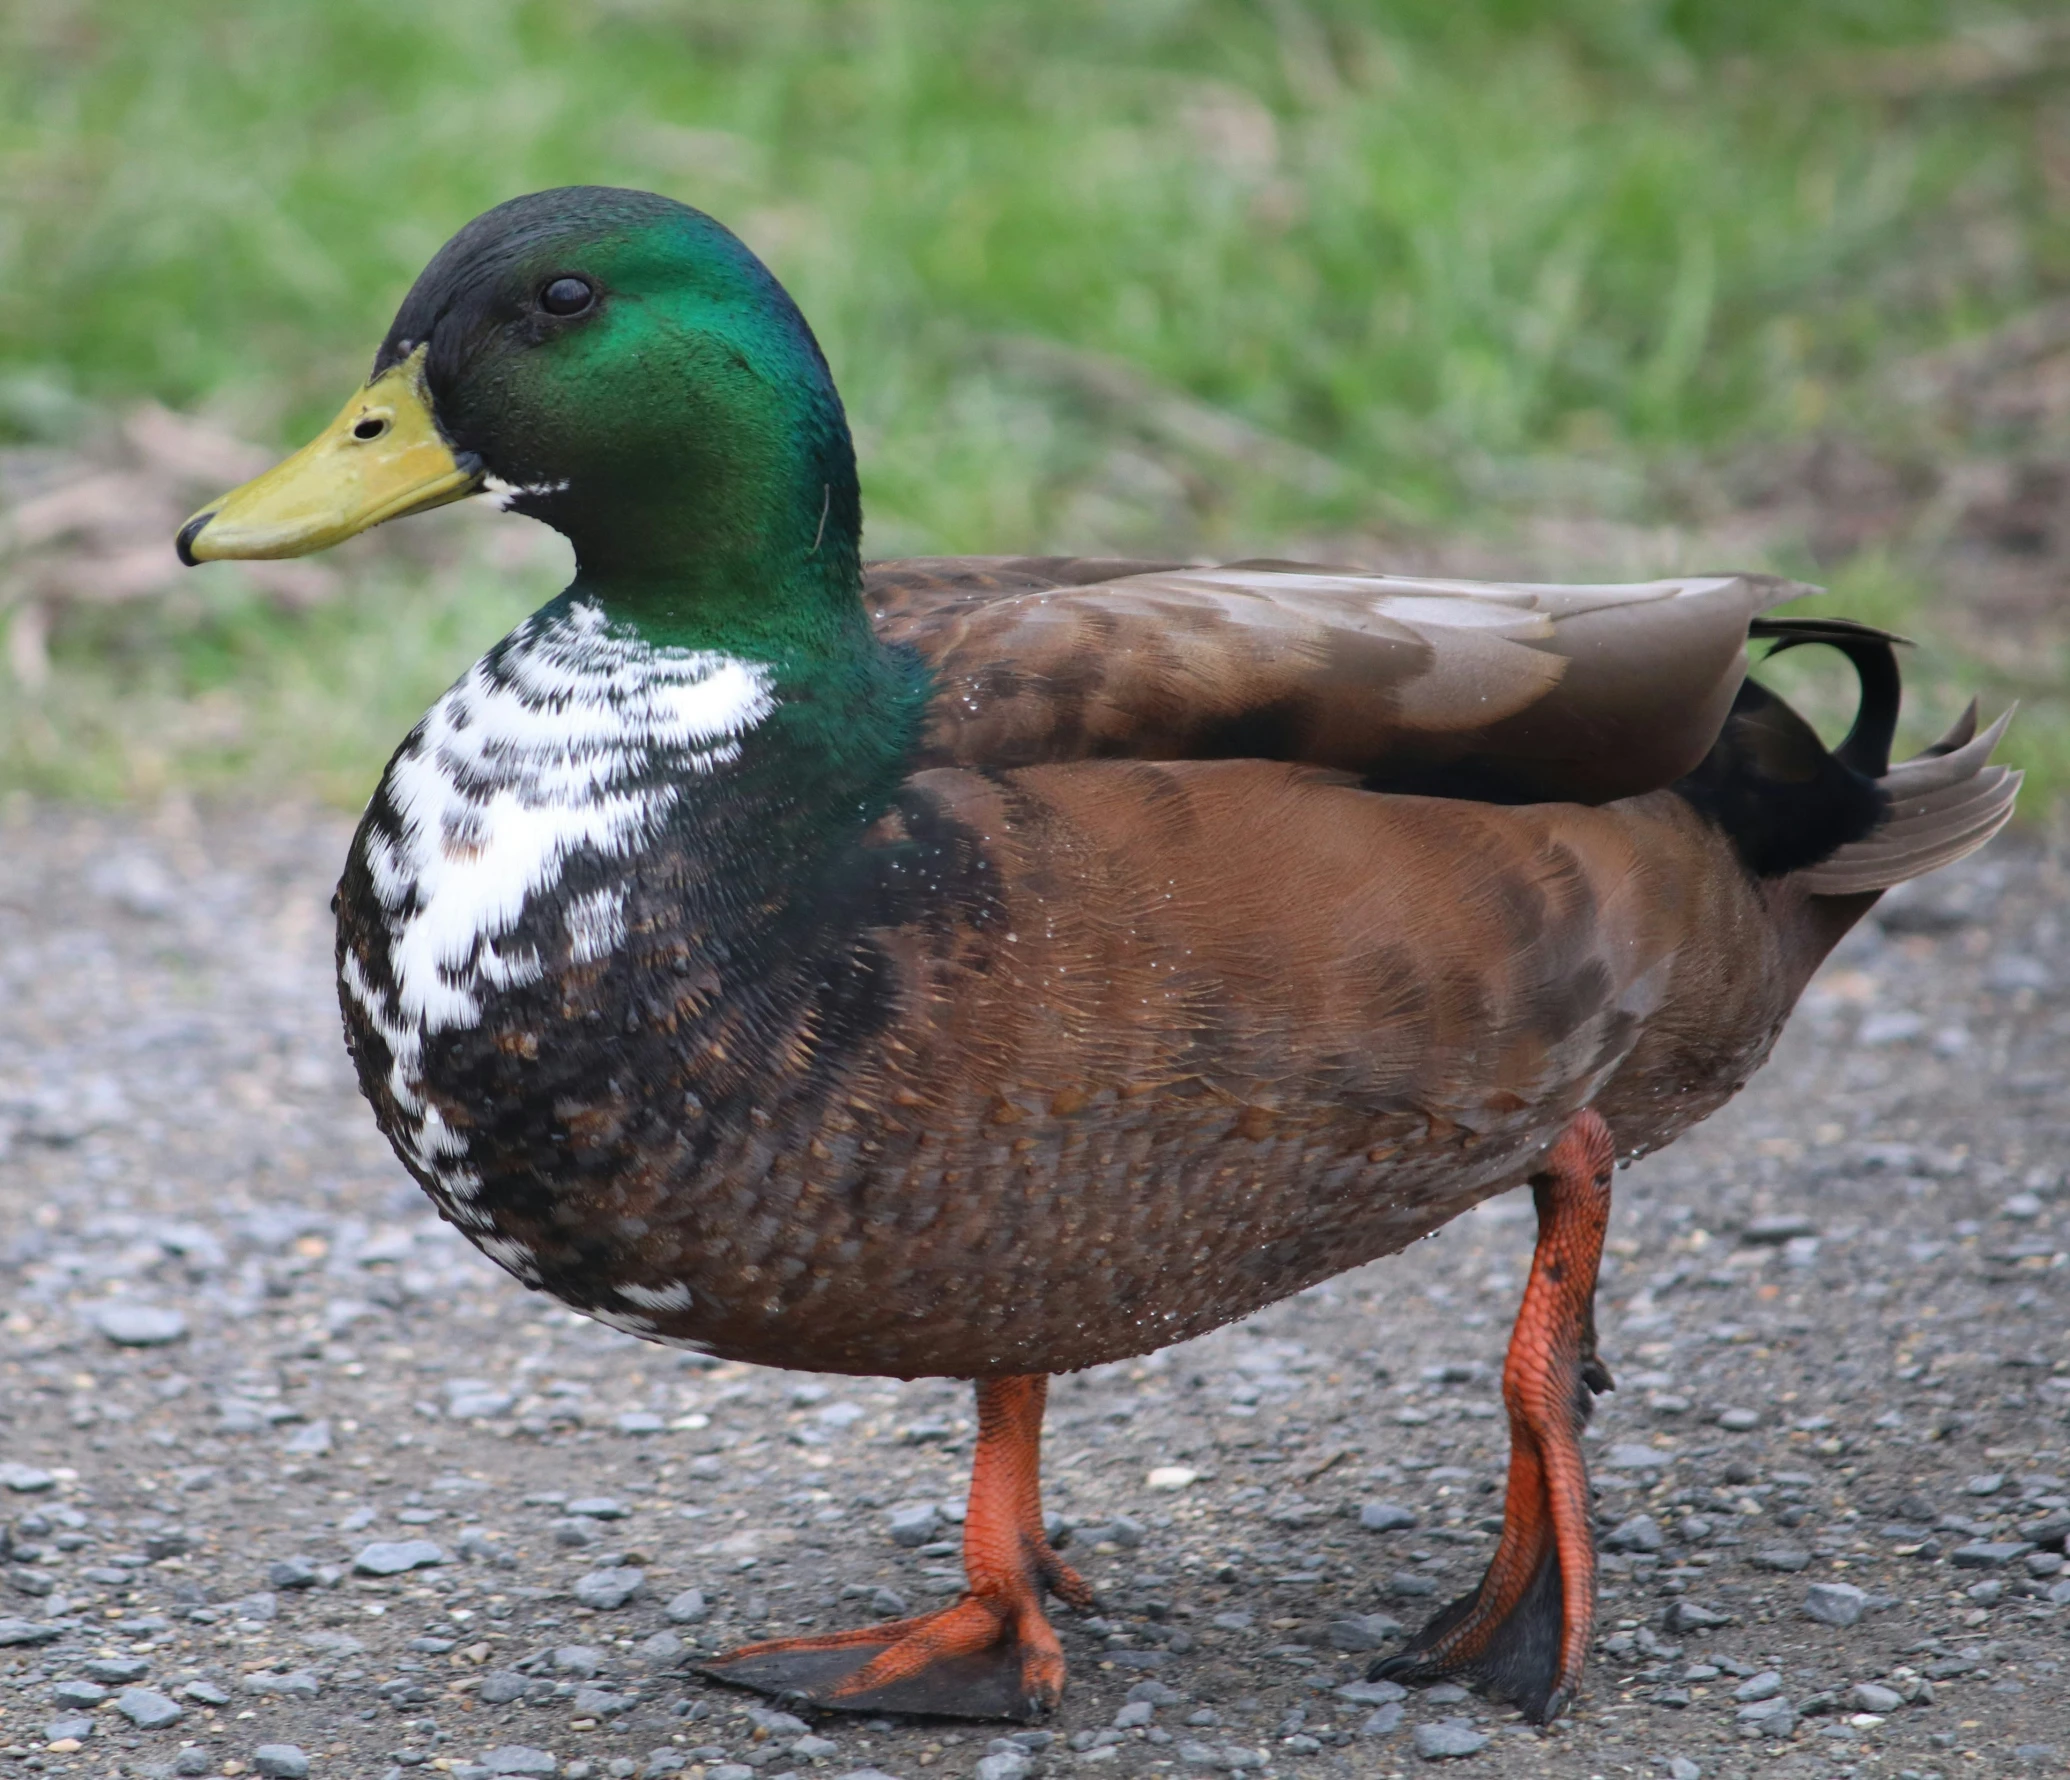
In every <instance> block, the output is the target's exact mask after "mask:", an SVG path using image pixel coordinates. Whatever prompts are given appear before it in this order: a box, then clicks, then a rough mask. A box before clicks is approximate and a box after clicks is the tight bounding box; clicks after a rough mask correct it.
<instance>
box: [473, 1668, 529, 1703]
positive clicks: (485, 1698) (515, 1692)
mask: <svg viewBox="0 0 2070 1780" xmlns="http://www.w3.org/2000/svg"><path fill="white" fill-rule="evenodd" d="M531 1685H532V1684H531V1683H530V1682H529V1681H527V1680H526V1679H525V1678H524V1676H522V1675H520V1674H519V1673H518V1672H517V1671H516V1670H515V1669H491V1670H490V1671H489V1672H488V1673H487V1674H486V1675H484V1676H483V1677H482V1679H481V1685H480V1686H479V1687H477V1688H476V1689H475V1690H474V1697H475V1698H476V1699H478V1700H480V1701H481V1702H482V1704H483V1705H485V1706H507V1705H509V1704H510V1703H511V1701H512V1700H521V1699H523V1698H524V1697H525V1689H526V1688H528V1687H530V1686H531Z"/></svg>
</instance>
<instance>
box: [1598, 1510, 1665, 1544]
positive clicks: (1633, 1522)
mask: <svg viewBox="0 0 2070 1780" xmlns="http://www.w3.org/2000/svg"><path fill="white" fill-rule="evenodd" d="M1666 1544H1667V1535H1666V1534H1665V1533H1663V1532H1662V1531H1661V1530H1660V1522H1659V1521H1657V1520H1655V1519H1654V1518H1653V1516H1652V1515H1650V1514H1635V1515H1633V1516H1632V1517H1631V1518H1630V1519H1629V1520H1623V1521H1619V1522H1618V1523H1617V1525H1616V1526H1614V1527H1612V1528H1611V1529H1610V1531H1609V1532H1607V1533H1605V1534H1604V1535H1603V1549H1604V1550H1606V1551H1659V1550H1660V1549H1661V1548H1662V1547H1664V1546H1665V1545H1666Z"/></svg>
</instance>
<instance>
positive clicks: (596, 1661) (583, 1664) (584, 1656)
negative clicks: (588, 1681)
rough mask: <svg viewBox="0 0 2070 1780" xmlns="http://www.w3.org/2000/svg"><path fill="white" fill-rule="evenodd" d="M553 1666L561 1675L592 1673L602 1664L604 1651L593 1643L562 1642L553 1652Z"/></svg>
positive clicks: (585, 1674)
mask: <svg viewBox="0 0 2070 1780" xmlns="http://www.w3.org/2000/svg"><path fill="white" fill-rule="evenodd" d="M553 1666H554V1667H555V1668H556V1669H557V1670H559V1671H560V1672H561V1673H562V1674H563V1675H583V1676H589V1675H594V1674H596V1673H597V1672H598V1671H599V1670H600V1669H602V1668H603V1666H604V1653H603V1652H602V1651H601V1650H599V1649H598V1648H597V1647H596V1646H595V1645H594V1644H563V1645H561V1646H560V1647H559V1648H558V1649H556V1650H555V1651H554V1653H553Z"/></svg>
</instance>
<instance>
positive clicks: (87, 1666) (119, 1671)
mask: <svg viewBox="0 0 2070 1780" xmlns="http://www.w3.org/2000/svg"><path fill="white" fill-rule="evenodd" d="M80 1667H81V1668H83V1669H84V1670H85V1671H86V1672H87V1673H88V1674H89V1675H91V1676H92V1677H93V1678H94V1679H95V1680H96V1681H105V1682H107V1683H109V1684H110V1685H111V1686H119V1685H120V1684H121V1683H122V1682H125V1681H141V1680H143V1678H144V1677H145V1676H146V1675H148V1674H150V1673H151V1664H150V1663H149V1661H148V1660H146V1659H145V1658H143V1657H141V1656H91V1657H88V1658H87V1659H86V1661H85V1662H83V1663H82V1664H80Z"/></svg>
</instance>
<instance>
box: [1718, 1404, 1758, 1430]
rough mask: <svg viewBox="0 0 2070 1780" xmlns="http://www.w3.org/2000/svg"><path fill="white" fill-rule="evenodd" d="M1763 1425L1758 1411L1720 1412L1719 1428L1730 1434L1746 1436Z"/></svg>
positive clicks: (1732, 1410)
mask: <svg viewBox="0 0 2070 1780" xmlns="http://www.w3.org/2000/svg"><path fill="white" fill-rule="evenodd" d="M1760 1425H1761V1412H1760V1411H1759V1410H1758V1409H1721V1410H1719V1411H1718V1426H1719V1427H1721V1428H1723V1429H1724V1430H1725V1431H1726V1433H1728V1434H1746V1433H1750V1432H1751V1431H1752V1430H1754V1429H1755V1428H1758V1427H1759V1426H1760Z"/></svg>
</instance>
